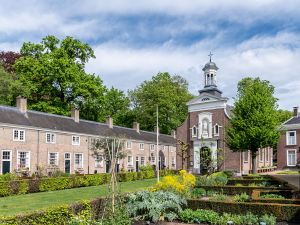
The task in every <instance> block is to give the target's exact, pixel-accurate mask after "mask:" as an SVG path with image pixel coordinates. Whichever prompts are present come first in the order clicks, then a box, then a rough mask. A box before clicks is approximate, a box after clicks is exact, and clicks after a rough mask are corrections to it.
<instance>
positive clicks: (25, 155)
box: [17, 151, 30, 169]
mask: <svg viewBox="0 0 300 225" xmlns="http://www.w3.org/2000/svg"><path fill="white" fill-rule="evenodd" d="M17 168H18V169H22V168H28V169H30V152H27V151H18V153H17Z"/></svg>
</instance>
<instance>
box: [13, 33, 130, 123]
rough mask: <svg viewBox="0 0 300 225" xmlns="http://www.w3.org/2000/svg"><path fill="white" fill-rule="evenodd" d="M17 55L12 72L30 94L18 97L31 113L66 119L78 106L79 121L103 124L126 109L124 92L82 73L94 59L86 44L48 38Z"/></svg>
mask: <svg viewBox="0 0 300 225" xmlns="http://www.w3.org/2000/svg"><path fill="white" fill-rule="evenodd" d="M20 53H21V55H22V56H21V57H20V58H19V59H18V60H17V61H16V63H15V64H14V69H15V71H16V74H17V79H18V81H19V82H21V83H22V84H23V86H24V87H26V88H27V89H28V90H29V91H27V92H24V93H21V94H22V95H23V96H25V97H27V98H28V103H29V108H31V109H34V110H38V111H44V112H48V113H55V114H62V115H68V114H70V109H71V107H73V106H77V107H79V108H80V111H81V113H80V114H81V117H82V118H84V119H89V120H94V121H104V120H105V117H106V116H108V115H111V116H113V117H117V114H118V113H119V112H120V111H122V110H125V108H126V107H129V106H128V105H129V104H128V101H129V100H128V99H127V98H126V96H125V95H124V93H123V92H120V91H118V90H116V89H114V88H112V89H108V88H106V87H105V86H104V85H103V82H102V80H101V79H100V78H99V77H98V76H95V75H94V74H88V73H86V72H85V70H84V69H85V64H86V63H87V62H88V61H89V59H91V58H94V57H95V56H94V52H93V50H92V48H91V47H90V46H89V45H88V44H85V43H82V42H80V41H79V40H77V39H74V38H72V37H66V38H65V39H64V40H62V41H60V40H59V39H57V38H56V37H54V36H47V37H45V38H43V39H42V41H41V42H40V43H37V44H36V43H31V42H26V43H24V44H23V46H22V47H21V51H20ZM112 95H114V97H112ZM111 105H113V106H114V107H113V110H112V109H111V108H112V107H111Z"/></svg>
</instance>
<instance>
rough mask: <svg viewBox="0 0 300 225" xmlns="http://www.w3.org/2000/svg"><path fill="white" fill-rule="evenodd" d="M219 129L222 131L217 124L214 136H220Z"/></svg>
mask: <svg viewBox="0 0 300 225" xmlns="http://www.w3.org/2000/svg"><path fill="white" fill-rule="evenodd" d="M219 129H220V127H219V125H218V124H216V125H215V127H214V135H215V136H219Z"/></svg>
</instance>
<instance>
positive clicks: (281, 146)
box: [277, 107, 300, 169]
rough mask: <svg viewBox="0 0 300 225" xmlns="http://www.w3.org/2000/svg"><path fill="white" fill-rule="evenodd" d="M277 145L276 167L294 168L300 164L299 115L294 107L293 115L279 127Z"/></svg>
mask: <svg viewBox="0 0 300 225" xmlns="http://www.w3.org/2000/svg"><path fill="white" fill-rule="evenodd" d="M280 131H281V135H280V138H279V142H278V146H277V168H278V169H295V168H296V166H297V164H300V116H299V113H298V107H294V114H293V116H292V117H291V118H290V119H289V120H287V121H286V122H284V123H283V124H282V125H281V127H280Z"/></svg>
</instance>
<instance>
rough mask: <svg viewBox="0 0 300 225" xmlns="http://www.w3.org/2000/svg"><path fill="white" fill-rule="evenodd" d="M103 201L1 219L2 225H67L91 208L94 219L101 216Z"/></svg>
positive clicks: (96, 200)
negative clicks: (73, 217) (83, 211)
mask: <svg viewBox="0 0 300 225" xmlns="http://www.w3.org/2000/svg"><path fill="white" fill-rule="evenodd" d="M103 203H104V201H103V199H102V198H99V199H95V200H92V201H91V202H85V201H82V202H78V203H75V204H72V205H62V206H58V207H53V208H49V209H46V210H41V211H35V212H30V213H25V214H20V215H16V216H9V217H0V224H5V225H19V224H22V225H39V224H43V225H62V224H67V223H68V222H69V221H70V219H71V218H72V216H73V215H77V214H78V213H79V212H81V211H82V210H84V209H87V208H88V207H89V206H91V212H92V215H93V217H94V218H98V217H99V216H100V215H101V212H102V209H103V208H104V207H103Z"/></svg>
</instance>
